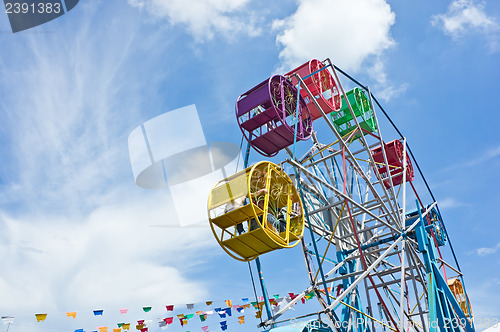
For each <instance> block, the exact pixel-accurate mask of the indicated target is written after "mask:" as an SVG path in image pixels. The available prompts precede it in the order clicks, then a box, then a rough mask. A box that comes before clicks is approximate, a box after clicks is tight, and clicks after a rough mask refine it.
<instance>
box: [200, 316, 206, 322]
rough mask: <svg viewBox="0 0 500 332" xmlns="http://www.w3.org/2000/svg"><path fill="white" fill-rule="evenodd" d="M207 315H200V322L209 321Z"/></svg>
mask: <svg viewBox="0 0 500 332" xmlns="http://www.w3.org/2000/svg"><path fill="white" fill-rule="evenodd" d="M207 316H208V315H207V314H202V315H200V321H202V322H204V321H205V320H206V319H207Z"/></svg>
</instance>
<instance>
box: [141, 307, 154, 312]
mask: <svg viewBox="0 0 500 332" xmlns="http://www.w3.org/2000/svg"><path fill="white" fill-rule="evenodd" d="M152 308H153V307H142V310H144V312H150V311H151V309H152Z"/></svg>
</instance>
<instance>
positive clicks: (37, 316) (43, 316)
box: [35, 314, 47, 322]
mask: <svg viewBox="0 0 500 332" xmlns="http://www.w3.org/2000/svg"><path fill="white" fill-rule="evenodd" d="M35 317H36V321H37V322H42V321H44V320H45V318H47V314H35Z"/></svg>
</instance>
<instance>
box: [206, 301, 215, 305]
mask: <svg viewBox="0 0 500 332" xmlns="http://www.w3.org/2000/svg"><path fill="white" fill-rule="evenodd" d="M205 303H206V304H207V305H212V303H214V301H207V302H205Z"/></svg>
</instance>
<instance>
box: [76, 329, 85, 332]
mask: <svg viewBox="0 0 500 332" xmlns="http://www.w3.org/2000/svg"><path fill="white" fill-rule="evenodd" d="M75 332H85V331H84V330H83V329H77V330H75Z"/></svg>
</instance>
